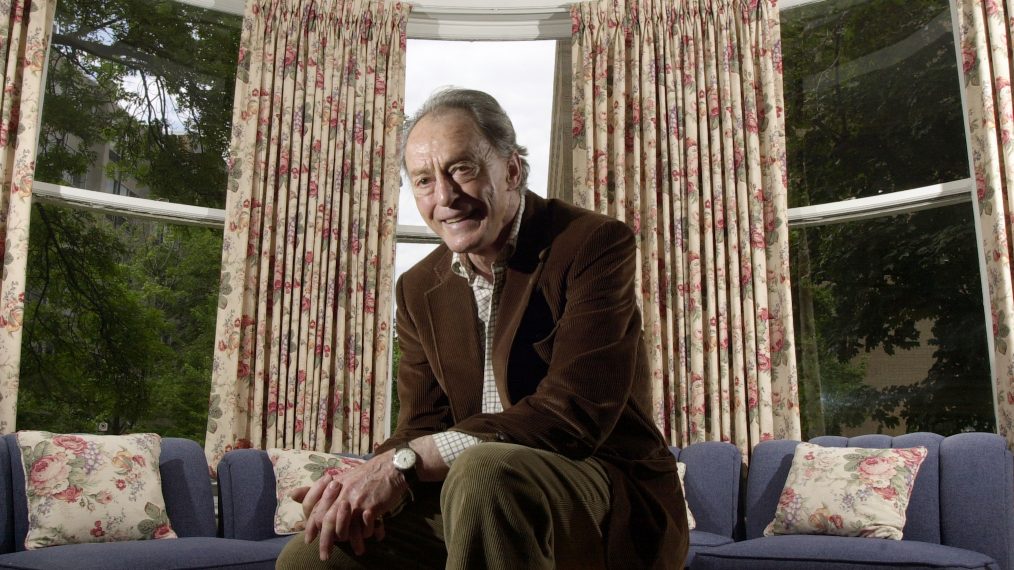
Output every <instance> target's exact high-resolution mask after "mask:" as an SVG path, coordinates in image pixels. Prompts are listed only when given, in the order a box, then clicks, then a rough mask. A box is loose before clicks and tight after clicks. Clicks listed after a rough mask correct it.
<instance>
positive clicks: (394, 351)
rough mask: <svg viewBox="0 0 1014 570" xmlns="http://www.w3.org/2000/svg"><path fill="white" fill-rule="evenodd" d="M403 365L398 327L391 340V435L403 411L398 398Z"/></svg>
mask: <svg viewBox="0 0 1014 570" xmlns="http://www.w3.org/2000/svg"><path fill="white" fill-rule="evenodd" d="M400 364H401V343H399V342H398V332H397V326H395V332H394V334H393V335H392V338H391V379H392V382H394V383H395V384H394V386H393V387H392V388H391V433H394V430H395V428H397V427H398V412H400V411H401V398H399V397H398V384H397V381H398V366H399V365H400Z"/></svg>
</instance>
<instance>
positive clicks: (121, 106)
mask: <svg viewBox="0 0 1014 570" xmlns="http://www.w3.org/2000/svg"><path fill="white" fill-rule="evenodd" d="M240 24H241V19H240V18H239V17H237V16H229V15H225V14H221V13H218V12H213V11H210V10H204V9H198V8H194V7H191V6H187V5H184V4H180V3H177V2H173V1H169V0H163V1H154V2H153V1H150V0H117V1H112V2H109V1H102V0H61V1H60V2H59V4H58V8H57V15H56V21H55V24H54V27H55V31H54V36H53V47H52V51H51V54H50V60H49V68H48V72H47V73H48V75H47V84H46V94H45V101H44V105H43V117H42V132H41V135H40V140H39V155H38V159H37V167H36V179H37V180H40V181H44V182H53V183H62V184H69V185H73V186H77V187H82V188H85V189H89V190H94V191H100V192H107V193H112V194H118V195H122V196H138V197H146V198H155V199H159V200H165V201H171V202H181V203H186V204H192V205H199V206H206V207H222V206H223V205H224V202H225V186H226V168H225V152H226V148H227V145H228V142H229V137H230V132H229V130H230V120H231V113H232V98H233V88H234V75H235V68H236V55H237V53H238V41H239V32H240ZM221 243H222V240H221V230H220V229H215V230H211V229H198V228H190V227H182V226H175V225H169V224H161V223H156V222H139V221H129V220H124V219H123V218H119V217H106V216H102V215H91V214H86V213H83V212H80V211H74V210H70V209H65V208H61V207H56V206H52V205H46V204H42V203H38V202H37V203H36V204H35V206H34V207H33V212H32V222H31V236H30V242H29V260H28V267H29V269H28V278H27V282H26V316H25V337H24V343H23V354H22V360H21V363H22V364H21V390H20V392H19V406H18V407H19V410H18V422H19V427H22V428H33V429H49V430H57V431H83V432H93V431H98V430H99V427H100V424H103V423H104V424H105V426H106V428H107V431H109V432H113V433H120V432H127V431H139V430H153V431H157V432H158V433H160V434H162V435H180V436H185V437H190V438H193V439H196V440H198V441H202V440H203V439H204V428H205V425H206V422H207V399H208V393H209V384H210V378H211V358H212V355H213V351H214V324H215V318H216V306H217V295H218V282H219V265H220V260H221Z"/></svg>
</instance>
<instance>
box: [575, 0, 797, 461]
mask: <svg viewBox="0 0 1014 570" xmlns="http://www.w3.org/2000/svg"><path fill="white" fill-rule="evenodd" d="M571 14H572V17H573V77H574V86H573V91H574V93H573V96H574V114H573V135H574V173H575V181H574V201H575V203H577V204H578V205H581V206H584V207H587V208H589V209H592V210H596V211H598V212H602V213H605V214H608V215H611V216H614V217H616V218H618V219H620V220H624V221H626V222H627V223H628V224H629V225H630V226H631V227H632V228H633V230H634V232H635V234H636V235H637V243H638V249H639V257H640V263H639V265H638V272H637V276H636V279H637V282H638V286H639V288H640V290H641V292H642V299H641V301H642V314H643V316H644V328H645V336H646V338H647V339H648V340H649V359H650V365H651V368H652V373H653V378H654V382H653V386H652V388H653V402H654V417H655V421H656V422H657V423H658V424H659V426H660V428H661V429H662V431H663V433H665V434H666V435H667V437H668V438H669V439H670V441H671V442H672V443H673V444H675V445H680V446H687V445H689V444H691V443H694V442H698V441H706V440H707V441H711V440H721V441H731V442H732V443H734V444H735V445H736V446H737V447H738V448H739V449H740V451H741V452H742V453H743V457H744V458H746V457H747V456H748V453H749V451H750V450H751V449H752V448H753V446H754V445H755V444H756V443H758V442H760V441H763V440H767V439H772V438H790V439H798V438H799V437H800V432H799V407H798V395H797V385H796V361H795V354H794V352H793V347H792V341H793V328H792V326H793V325H792V301H791V296H790V288H789V255H788V247H789V234H788V226H787V198H786V187H787V176H786V171H785V133H784V131H785V121H784V115H783V107H782V78H781V74H782V65H781V55H780V54H781V50H780V31H779V22H778V10H777V7H776V5H775V3H774V2H757V1H756V0H707V1H705V0H680V1H678V2H672V1H669V0H596V1H593V2H584V3H579V4H574V6H573V7H572V11H571Z"/></svg>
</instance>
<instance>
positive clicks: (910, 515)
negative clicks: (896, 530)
mask: <svg viewBox="0 0 1014 570" xmlns="http://www.w3.org/2000/svg"><path fill="white" fill-rule="evenodd" d="M943 441H944V437H943V436H942V435H938V434H935V433H927V432H916V433H907V434H904V435H899V436H893V437H892V436H889V435H883V434H866V435H861V436H857V437H851V438H848V437H841V436H821V437H816V438H814V439H812V440H810V443H816V444H817V445H823V446H825V447H866V448H882V449H887V448H889V447H892V448H895V449H898V448H905V447H925V448H926V450H927V451H928V452H929V453H928V454H927V455H926V459H925V460H924V461H923V462H922V467H920V468H919V476H918V477H916V479H915V487H913V488H912V497H911V500H909V502H908V511H907V513H906V516H905V530H904V537H903V538H902V539H903V540H919V541H922V542H933V543H936V544H941V543H942V542H943V541H942V540H941V536H940V521H941V519H940V496H941V494H940V445H941V443H943ZM749 538H753V537H749ZM952 546H953V544H952Z"/></svg>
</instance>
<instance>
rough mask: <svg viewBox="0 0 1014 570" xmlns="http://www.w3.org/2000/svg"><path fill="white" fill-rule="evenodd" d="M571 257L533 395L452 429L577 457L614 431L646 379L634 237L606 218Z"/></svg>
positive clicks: (464, 421)
mask: <svg viewBox="0 0 1014 570" xmlns="http://www.w3.org/2000/svg"><path fill="white" fill-rule="evenodd" d="M554 247H555V244H554ZM566 249H567V248H564V252H557V253H565V254H566ZM566 255H567V256H568V257H570V255H569V254H566ZM570 258H571V259H572V260H573V261H572V263H571V265H570V267H569V269H568V270H567V271H566V273H565V276H564V278H563V279H564V281H563V283H564V287H565V292H564V298H565V299H566V302H565V306H564V308H563V311H562V313H561V314H560V317H559V318H558V320H557V322H556V324H555V325H554V328H553V332H552V333H551V340H550V339H547V340H545V341H541V342H540V343H539V344H543V345H544V344H548V343H551V345H552V348H551V355H550V360H549V366H548V371H547V373H546V375H545V377H543V378H542V379H541V380H540V381H539V383H538V387H537V388H536V389H535V391H534V393H532V394H531V395H528V396H526V397H524V398H522V399H520V400H519V401H518V402H516V403H515V404H514V405H513V406H511V407H510V408H508V409H506V410H504V411H503V412H502V413H499V414H479V415H476V416H473V417H471V418H468V419H465V420H463V421H462V422H460V423H459V424H457V425H455V426H454V427H453V428H452V429H454V430H456V431H462V432H465V433H469V434H471V435H475V436H476V437H479V438H480V439H483V440H487V441H506V442H511V443H517V444H521V445H526V446H529V447H535V448H540V449H547V450H551V451H555V452H557V453H561V454H563V455H565V456H567V457H572V458H584V457H588V456H591V455H592V454H594V453H595V452H596V450H597V449H598V448H599V446H600V445H601V444H602V443H603V442H604V441H605V440H606V439H607V438H608V437H609V436H610V434H611V433H612V431H613V429H614V427H615V426H616V425H617V422H618V420H619V418H620V416H621V414H622V413H623V411H624V409H625V407H626V406H627V404H628V400H629V399H630V397H631V390H632V388H633V387H634V383H635V381H637V382H646V378H644V377H643V371H642V370H639V362H643V361H641V360H640V358H639V351H640V350H641V349H642V348H641V346H640V344H641V317H640V312H639V310H638V307H637V302H636V296H635V294H636V293H635V289H634V275H635V263H636V248H635V241H634V236H633V234H632V232H631V231H630V229H629V228H628V227H627V226H626V225H625V224H623V223H622V222H618V221H615V220H609V221H605V222H603V223H601V224H598V225H597V226H596V227H594V229H592V230H590V232H589V233H588V235H587V236H586V239H584V240H583V244H582V245H580V246H577V247H576V251H575V253H574V254H573V256H572V257H570ZM556 262H557V263H560V262H562V261H560V260H558V261H556ZM521 326H524V324H523V323H522V325H521ZM638 376H642V377H640V378H638ZM641 388H643V387H641Z"/></svg>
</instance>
